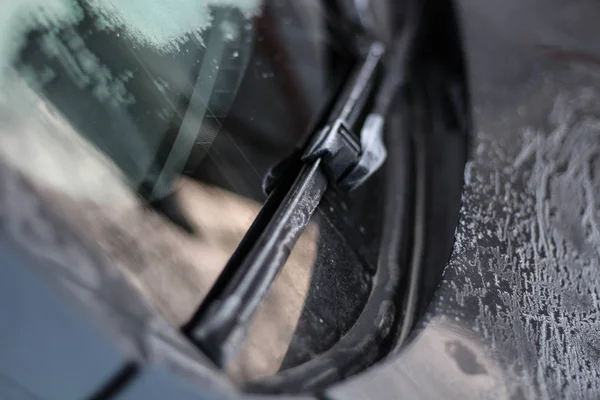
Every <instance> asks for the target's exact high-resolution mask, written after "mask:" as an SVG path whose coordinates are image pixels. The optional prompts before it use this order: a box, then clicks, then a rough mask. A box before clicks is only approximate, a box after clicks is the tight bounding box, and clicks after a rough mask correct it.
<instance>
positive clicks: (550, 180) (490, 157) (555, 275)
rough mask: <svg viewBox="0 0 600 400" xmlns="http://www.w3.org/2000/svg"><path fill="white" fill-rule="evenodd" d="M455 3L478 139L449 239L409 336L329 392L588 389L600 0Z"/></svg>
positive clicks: (499, 393) (592, 355)
mask: <svg viewBox="0 0 600 400" xmlns="http://www.w3.org/2000/svg"><path fill="white" fill-rule="evenodd" d="M458 4H459V5H460V6H461V14H462V19H463V22H464V37H465V39H466V46H467V47H466V48H467V53H468V59H469V68H470V76H471V88H472V94H473V106H474V112H475V127H476V129H475V130H476V142H475V143H474V145H475V147H474V150H475V151H474V155H473V161H472V162H471V163H470V165H469V166H468V168H467V170H466V171H465V181H466V187H465V191H464V194H463V205H462V210H461V220H460V223H459V226H458V228H457V231H456V242H455V245H454V252H453V255H452V258H451V260H450V262H449V264H448V266H447V268H446V271H445V275H444V280H443V282H442V284H441V286H440V287H439V288H438V290H437V294H436V297H435V299H434V302H433V303H432V304H431V306H430V307H429V311H428V313H427V316H426V318H425V319H424V320H422V321H421V323H420V324H419V327H418V329H417V331H416V332H415V333H414V334H413V335H412V337H411V340H410V342H409V343H408V344H407V345H406V346H404V347H403V348H402V349H401V350H400V351H399V352H398V353H397V354H396V355H394V356H390V357H389V360H388V361H387V362H384V363H383V364H382V365H379V366H376V367H373V368H372V369H371V370H370V371H368V372H366V373H364V374H362V375H359V376H356V377H354V378H352V379H350V380H349V381H348V382H346V383H343V384H341V385H338V386H337V387H336V388H333V389H332V390H331V391H330V392H329V393H330V397H331V398H336V399H342V398H373V397H377V398H382V399H388V398H390V399H392V398H398V397H399V396H402V395H405V396H406V398H425V399H429V398H447V399H454V398H457V399H458V398H461V399H464V398H473V399H475V398H477V399H479V398H519V399H520V398H527V399H529V398H541V399H554V398H567V399H590V398H598V397H599V396H600V377H599V376H598V369H597V365H598V361H599V360H598V352H597V351H595V350H594V349H595V348H597V346H596V343H597V342H598V341H597V337H598V331H599V329H600V321H599V320H598V317H597V316H598V312H599V311H600V296H599V291H598V287H600V268H599V267H598V266H599V263H600V259H599V257H598V252H597V248H598V246H599V245H600V242H599V241H598V238H599V236H598V235H597V232H598V230H597V224H598V222H597V209H598V206H599V205H600V204H599V202H598V197H597V196H598V194H597V193H598V187H599V186H600V182H599V181H598V174H597V171H596V168H597V163H596V160H597V154H598V152H599V150H600V149H599V148H598V143H600V142H599V141H598V135H599V132H600V130H599V128H600V124H599V118H598V116H599V115H600V113H599V112H598V111H599V107H598V104H599V102H598V99H599V98H600V97H599V90H598V87H599V86H600V73H599V72H600V71H598V65H597V63H596V61H595V60H596V59H597V56H598V54H600V46H599V45H598V40H597V38H598V32H597V29H596V26H597V23H596V21H597V20H598V18H599V17H600V5H599V4H598V3H597V2H593V1H575V2H569V3H564V2H560V1H549V2H548V1H546V2H540V1H537V0H529V1H525V2H523V1H518V2H517V1H508V2H506V1H505V2H491V1H483V2H481V1H477V2H475V1H470V0H463V1H459V2H458ZM430 251H434V250H433V249H431V250H430Z"/></svg>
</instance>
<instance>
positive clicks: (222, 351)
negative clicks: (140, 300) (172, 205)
mask: <svg viewBox="0 0 600 400" xmlns="http://www.w3.org/2000/svg"><path fill="white" fill-rule="evenodd" d="M384 50H385V49H384V46H383V45H382V44H380V43H373V44H371V45H370V47H369V49H368V52H367V55H366V56H365V58H364V60H363V62H362V63H361V64H360V65H359V66H358V68H357V69H356V70H355V71H354V73H353V74H352V75H351V77H350V79H349V81H348V82H347V84H346V86H345V89H344V90H343V91H342V95H341V97H340V98H339V99H338V101H337V102H336V106H335V107H334V108H333V113H332V115H331V116H330V118H329V119H328V120H327V121H328V122H327V124H326V126H325V127H323V128H322V129H320V130H319V131H318V133H317V134H316V135H315V136H314V137H313V138H312V140H310V141H309V143H308V146H307V147H306V149H305V151H304V152H303V156H302V157H301V160H302V161H303V163H304V164H305V165H304V167H303V168H302V169H301V171H300V173H299V175H298V176H297V177H296V179H295V181H294V183H293V185H292V186H291V188H290V190H289V191H288V193H287V194H286V195H285V198H284V199H283V201H282V202H281V204H280V205H279V207H278V209H277V210H276V211H275V212H274V213H273V214H272V217H271V220H270V221H269V222H268V223H267V224H264V221H263V220H262V218H260V217H259V218H257V221H255V223H254V224H253V226H252V227H251V228H250V230H249V232H248V233H247V235H251V236H252V239H253V240H252V246H251V248H249V249H245V250H244V254H243V255H241V256H240V255H235V254H234V256H233V257H232V258H231V259H230V261H229V262H228V264H227V265H226V267H225V269H224V270H223V272H222V273H221V275H220V276H219V278H218V279H217V284H215V285H214V286H213V287H212V289H211V290H210V292H209V293H208V295H207V296H206V298H205V299H204V301H203V302H202V304H201V305H200V307H199V309H198V311H197V312H196V314H195V315H194V316H193V318H192V319H191V320H190V322H189V323H188V324H186V325H185V326H184V327H183V328H182V330H183V332H184V333H185V334H186V335H188V337H189V338H190V339H191V340H192V341H193V342H194V343H195V344H196V345H197V346H199V347H200V348H201V349H202V350H203V351H204V352H205V353H206V354H207V355H208V356H209V357H210V358H211V359H212V360H213V361H214V362H215V363H216V364H217V365H219V366H221V367H222V366H224V365H225V364H226V363H227V362H228V361H229V360H231V359H232V357H233V356H234V355H235V354H236V352H237V349H238V348H239V346H240V344H241V343H242V341H243V339H244V337H245V331H246V328H247V326H248V323H249V321H250V319H251V318H252V315H253V314H254V312H255V311H256V310H257V309H258V307H259V305H260V304H261V301H262V299H263V297H264V296H265V295H266V293H267V292H268V290H269V288H270V286H271V284H272V283H273V281H274V279H275V277H276V276H277V274H278V273H279V271H280V270H281V269H282V268H283V266H284V265H285V262H286V260H287V258H288V256H289V254H290V252H291V251H292V249H293V247H294V245H295V243H296V241H297V240H298V238H299V236H300V234H301V233H302V232H303V230H304V228H305V227H306V226H307V225H308V223H309V221H310V218H311V216H312V215H313V213H314V211H315V209H316V207H317V205H318V204H319V202H320V200H321V198H322V197H323V195H324V193H325V191H326V189H327V186H328V184H332V185H336V186H338V187H340V188H344V189H347V190H349V189H352V188H353V187H356V186H357V185H359V184H360V183H361V182H363V181H364V180H366V179H367V178H368V177H369V176H370V175H372V174H373V173H374V172H375V171H376V170H377V169H378V168H379V166H381V164H382V163H383V161H384V160H385V157H386V152H385V147H384V145H383V141H382V137H381V136H382V135H381V131H382V128H383V114H380V113H381V112H383V111H384V108H385V107H383V108H382V107H381V104H382V103H381V101H380V98H381V94H383V93H385V91H383V92H380V91H379V90H378V86H379V84H380V81H381V79H380V78H381V73H382V69H383V56H384ZM376 93H377V96H375V94H376ZM378 97H379V98H378ZM374 105H375V106H378V107H379V108H377V107H375V108H374V107H373V106H374ZM361 126H362V129H361ZM357 129H360V137H359V136H358V135H356V134H355V133H354V131H355V130H357ZM363 145H365V146H366V147H363ZM269 176H270V179H271V181H270V182H267V184H266V186H267V187H269V188H276V187H277V186H278V183H280V182H281V179H282V176H281V175H279V174H271V175H269ZM276 192H277V190H276ZM259 226H260V227H259ZM246 239H247V238H246V237H245V238H244V240H243V243H244V244H245V246H246V243H247V242H248V240H246ZM240 254H241V253H240Z"/></svg>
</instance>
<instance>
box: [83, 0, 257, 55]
mask: <svg viewBox="0 0 600 400" xmlns="http://www.w3.org/2000/svg"><path fill="white" fill-rule="evenodd" d="M87 4H88V5H89V6H90V8H91V9H92V10H93V12H94V13H95V14H96V15H98V17H99V18H98V22H97V23H98V25H99V27H101V28H104V29H108V30H111V31H121V30H122V31H124V32H125V33H126V35H127V36H128V37H129V38H131V39H132V40H133V41H134V42H136V43H138V44H139V45H144V46H150V47H152V48H154V49H155V50H157V51H166V52H169V51H176V50H177V49H178V48H179V45H180V44H182V43H183V42H185V41H186V39H187V38H188V37H189V36H190V35H196V36H197V35H198V34H200V33H201V32H202V31H204V30H206V29H207V28H209V27H210V26H211V23H212V14H211V11H210V7H211V6H227V7H232V8H237V9H239V10H240V11H241V12H242V13H243V14H245V15H247V16H251V15H253V14H254V13H256V12H257V10H258V9H259V6H260V0H204V1H198V0H170V1H162V0H87Z"/></svg>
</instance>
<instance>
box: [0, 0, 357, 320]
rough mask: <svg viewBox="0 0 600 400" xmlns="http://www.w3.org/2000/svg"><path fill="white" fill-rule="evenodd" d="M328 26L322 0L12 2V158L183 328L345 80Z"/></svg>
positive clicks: (7, 58) (0, 40)
mask: <svg viewBox="0 0 600 400" xmlns="http://www.w3.org/2000/svg"><path fill="white" fill-rule="evenodd" d="M327 24H328V20H327V16H326V13H325V11H324V9H323V8H322V6H321V5H320V2H319V1H316V0H305V1H302V2H298V1H292V0H287V1H281V0H280V1H261V0H203V1H202V0H201V1H196V0H172V1H168V2H165V1H159V0H143V1H142V0H135V1H134V0H5V1H3V2H2V3H1V4H0V157H2V158H3V159H4V160H6V161H7V162H8V163H10V164H11V165H12V166H13V167H15V168H17V169H19V170H20V171H21V172H22V173H23V174H24V175H25V176H26V177H28V178H29V180H30V181H31V182H33V184H34V185H35V186H36V187H37V189H38V190H39V192H40V193H41V194H42V195H43V196H44V197H45V198H47V199H48V201H50V202H51V203H52V204H53V206H54V207H55V208H56V209H57V210H58V211H59V212H60V213H61V215H62V216H63V217H64V218H65V219H66V220H67V221H69V222H70V223H71V224H72V225H73V226H74V227H75V228H76V229H77V230H78V232H80V234H81V235H82V236H83V237H85V238H87V239H88V240H89V241H90V242H91V243H93V244H94V245H95V246H96V247H97V248H98V249H99V250H101V252H102V253H103V254H104V255H105V256H106V257H107V258H109V259H110V260H111V262H113V263H116V264H117V265H119V266H120V267H121V268H122V270H123V271H124V273H125V274H126V275H127V276H128V277H129V278H131V282H132V283H133V284H134V285H135V286H136V287H137V288H138V289H139V290H140V291H141V292H142V293H143V294H144V295H145V296H146V297H147V298H148V299H149V301H151V302H152V303H153V304H154V305H155V306H156V307H157V308H159V309H160V310H161V311H162V312H163V313H164V314H165V315H167V316H168V318H169V319H170V320H171V321H173V322H174V323H177V324H180V323H182V322H184V321H186V319H187V318H188V317H189V316H190V314H191V313H192V312H193V311H194V308H195V307H196V306H197V305H198V303H199V302H200V300H201V299H202V297H203V296H204V295H205V293H206V292H207V290H208V289H209V287H210V285H211V284H212V282H213V281H214V279H215V278H216V276H217V275H218V273H219V272H220V270H221V268H222V267H223V265H224V264H225V262H226V261H227V259H228V258H229V256H230V255H231V253H232V251H233V250H234V249H235V248H236V246H237V245H238V243H239V241H240V240H241V238H242V236H243V235H244V233H245V231H246V230H247V229H248V227H249V226H250V224H251V223H252V221H253V219H254V218H255V216H256V214H257V212H258V210H259V209H260V206H261V204H262V202H263V201H264V200H265V197H264V195H263V193H262V191H261V180H262V177H263V176H264V174H265V173H266V171H267V169H268V168H269V167H270V166H271V165H273V164H274V163H276V162H277V161H279V160H280V159H281V158H283V157H284V156H286V155H287V154H289V153H290V152H291V151H292V149H293V148H294V147H295V145H296V144H297V143H298V141H299V140H300V139H301V137H302V136H303V135H304V134H306V132H307V129H308V128H309V127H310V126H311V123H313V121H314V120H315V118H316V117H317V114H318V113H319V112H320V110H321V109H322V107H323V106H324V104H325V102H326V100H327V98H328V97H329V96H331V94H332V93H333V91H334V90H336V89H337V87H338V86H339V83H340V82H341V80H342V79H343V77H344V76H345V72H346V69H347V67H348V66H349V62H350V60H349V57H348V55H347V54H346V53H345V52H344V46H342V45H341V44H340V43H338V42H336V41H334V40H332V39H331V37H330V36H329V33H328V32H329V30H328V28H327ZM157 211H158V212H157ZM303 240H309V239H303ZM315 240H316V239H315Z"/></svg>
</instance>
